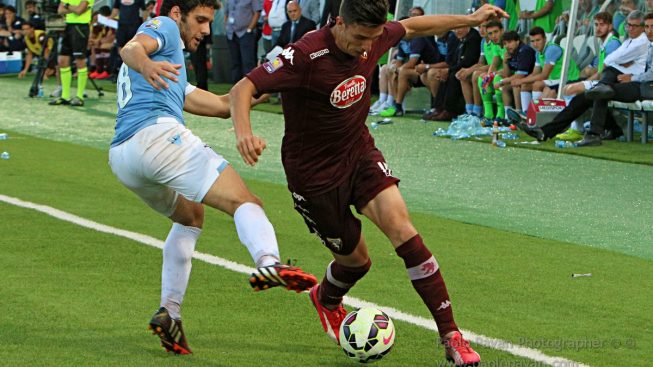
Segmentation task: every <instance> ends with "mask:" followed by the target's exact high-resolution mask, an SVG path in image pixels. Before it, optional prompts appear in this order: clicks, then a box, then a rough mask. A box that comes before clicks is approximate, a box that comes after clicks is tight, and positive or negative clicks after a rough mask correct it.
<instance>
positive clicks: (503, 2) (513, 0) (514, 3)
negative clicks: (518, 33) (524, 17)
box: [479, 0, 521, 31]
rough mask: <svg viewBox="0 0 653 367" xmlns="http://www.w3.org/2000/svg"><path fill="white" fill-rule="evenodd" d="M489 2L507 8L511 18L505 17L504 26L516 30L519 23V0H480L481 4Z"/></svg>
mask: <svg viewBox="0 0 653 367" xmlns="http://www.w3.org/2000/svg"><path fill="white" fill-rule="evenodd" d="M486 3H489V4H491V5H494V6H498V7H500V8H501V9H503V10H505V11H506V13H508V15H510V18H507V19H503V20H502V22H503V28H504V29H506V30H513V31H514V30H516V29H517V24H518V23H519V13H520V12H521V11H520V8H519V0H480V4H479V7H480V5H483V4H486Z"/></svg>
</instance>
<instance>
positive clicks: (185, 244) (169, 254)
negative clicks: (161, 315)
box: [161, 223, 202, 319]
mask: <svg viewBox="0 0 653 367" xmlns="http://www.w3.org/2000/svg"><path fill="white" fill-rule="evenodd" d="M201 233H202V230H201V229H199V228H195V227H187V226H184V225H181V224H179V223H174V224H173V225H172V228H171V229H170V233H168V238H166V242H165V244H164V245H163V267H162V270H161V307H165V308H166V309H167V310H168V313H169V314H170V317H172V318H173V319H180V318H181V314H180V313H181V302H182V301H183V300H184V295H185V294H186V287H188V279H189V278H190V269H191V266H192V265H191V259H192V258H193V252H194V251H195V244H196V243H197V239H198V238H199V236H200V234H201Z"/></svg>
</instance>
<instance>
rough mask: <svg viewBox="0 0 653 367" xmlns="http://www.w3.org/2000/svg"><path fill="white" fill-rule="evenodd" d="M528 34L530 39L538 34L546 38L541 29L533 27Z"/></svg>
mask: <svg viewBox="0 0 653 367" xmlns="http://www.w3.org/2000/svg"><path fill="white" fill-rule="evenodd" d="M528 34H529V35H530V36H531V37H532V36H536V35H538V34H539V35H540V36H542V37H546V33H545V32H544V29H542V27H533V28H532V29H531V31H530V32H528Z"/></svg>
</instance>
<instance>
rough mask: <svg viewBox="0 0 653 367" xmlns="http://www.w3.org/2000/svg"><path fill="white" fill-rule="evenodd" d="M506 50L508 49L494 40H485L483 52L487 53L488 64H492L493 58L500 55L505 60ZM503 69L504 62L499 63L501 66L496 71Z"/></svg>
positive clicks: (486, 60)
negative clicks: (493, 41)
mask: <svg viewBox="0 0 653 367" xmlns="http://www.w3.org/2000/svg"><path fill="white" fill-rule="evenodd" d="M505 52H506V50H505V49H504V48H503V47H501V46H499V45H497V44H495V43H492V42H488V41H487V40H485V42H484V43H483V54H484V55H485V62H487V64H488V65H492V60H494V57H495V56H498V57H499V58H500V59H501V60H503V54H504V53H505ZM501 69H503V62H502V63H500V64H499V67H498V68H497V70H495V71H499V70H501Z"/></svg>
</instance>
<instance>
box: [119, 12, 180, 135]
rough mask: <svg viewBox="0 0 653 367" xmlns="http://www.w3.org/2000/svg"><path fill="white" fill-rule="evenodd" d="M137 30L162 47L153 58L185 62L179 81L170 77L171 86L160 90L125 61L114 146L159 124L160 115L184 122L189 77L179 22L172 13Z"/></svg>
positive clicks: (155, 59) (120, 86)
mask: <svg viewBox="0 0 653 367" xmlns="http://www.w3.org/2000/svg"><path fill="white" fill-rule="evenodd" d="M137 34H145V35H148V36H150V37H152V38H154V39H156V40H157V42H158V43H159V49H158V50H156V52H154V53H152V54H151V55H149V56H150V58H151V59H152V60H153V61H168V62H170V63H172V64H181V65H182V66H181V69H179V75H178V76H177V78H178V82H173V81H167V82H168V86H169V88H168V89H165V88H161V90H156V89H154V87H152V86H151V85H150V83H148V82H147V81H146V80H145V78H143V76H142V75H141V74H139V73H137V72H136V71H134V70H132V69H130V68H129V67H128V66H127V64H123V65H122V67H121V68H120V73H119V75H118V86H117V89H118V116H117V118H116V135H115V136H114V137H113V141H112V142H111V146H112V147H115V146H117V145H120V144H121V143H123V142H124V141H126V140H128V139H129V138H131V137H132V136H134V134H136V133H137V132H139V131H140V130H143V129H144V128H146V127H148V126H150V125H153V124H155V123H156V120H157V119H158V118H159V117H173V118H175V119H176V120H177V121H179V122H180V123H182V124H183V121H184V120H183V110H184V101H185V97H186V88H187V86H188V81H187V79H186V66H185V62H184V53H183V42H182V40H181V35H180V33H179V27H177V23H175V21H174V20H172V19H170V18H168V17H156V18H154V19H151V20H149V21H147V22H146V23H144V24H143V25H141V26H140V27H139V28H138V33H137Z"/></svg>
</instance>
